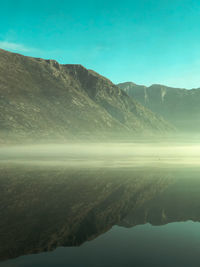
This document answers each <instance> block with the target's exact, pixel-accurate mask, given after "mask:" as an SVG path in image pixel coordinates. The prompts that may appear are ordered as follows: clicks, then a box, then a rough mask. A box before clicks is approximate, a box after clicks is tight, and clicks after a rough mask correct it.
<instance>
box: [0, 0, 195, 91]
mask: <svg viewBox="0 0 200 267" xmlns="http://www.w3.org/2000/svg"><path fill="white" fill-rule="evenodd" d="M0 47H1V48H3V49H7V50H9V51H13V52H18V53H21V54H24V55H29V56H36V57H43V58H52V59H56V60H58V61H59V62H60V63H66V64H68V63H79V64H82V65H84V66H85V67H87V68H90V69H93V70H95V71H97V72H99V73H100V74H102V75H104V76H106V77H108V78H109V79H111V80H112V81H113V82H114V83H118V82H124V81H133V82H135V83H138V84H145V85H150V84H152V83H161V84H166V85H169V86H175V87H186V88H193V87H200V0H130V1H127V0H121V1H118V0H115V1H113V0H110V1H109V0H107V1H105V0H101V1H100V0H93V1H89V0H83V1H81V0H74V1H73V0H70V1H68V0H6V1H2V2H1V6H0Z"/></svg>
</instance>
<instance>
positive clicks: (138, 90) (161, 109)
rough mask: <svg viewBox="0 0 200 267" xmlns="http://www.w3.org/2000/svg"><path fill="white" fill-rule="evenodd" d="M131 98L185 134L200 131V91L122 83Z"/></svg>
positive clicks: (122, 87) (121, 85)
mask: <svg viewBox="0 0 200 267" xmlns="http://www.w3.org/2000/svg"><path fill="white" fill-rule="evenodd" d="M118 86H119V88H121V89H123V90H124V91H125V92H126V93H127V94H128V95H129V96H131V97H134V99H136V100H137V101H138V102H140V103H141V104H142V105H144V106H145V107H147V108H149V109H151V110H152V111H153V112H155V113H157V114H159V115H161V116H162V117H163V118H164V119H166V120H168V121H169V122H170V123H172V124H173V125H174V126H175V127H176V128H178V129H180V130H182V131H185V132H198V131H199V130H200V89H191V90H187V89H179V88H172V87H167V86H164V85H160V84H154V85H151V86H150V87H146V86H143V85H137V84H135V83H132V82H126V83H120V84H118Z"/></svg>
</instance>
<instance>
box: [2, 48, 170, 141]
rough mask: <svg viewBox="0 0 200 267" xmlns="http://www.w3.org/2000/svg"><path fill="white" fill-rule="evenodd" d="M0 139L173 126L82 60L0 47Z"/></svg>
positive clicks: (105, 133) (104, 133)
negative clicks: (63, 61) (69, 61)
mask: <svg viewBox="0 0 200 267" xmlns="http://www.w3.org/2000/svg"><path fill="white" fill-rule="evenodd" d="M0 63H1V64H0V142H5V140H13V139H14V140H15V141H20V140H23V141H24V140H26V139H27V140H29V139H30V140H49V139H64V140H66V139H69V138H70V139H73V138H75V139H76V138H85V137H88V136H93V137H96V136H97V137H101V136H108V135H109V134H110V135H111V134H116V133H117V134H119V135H120V134H125V133H126V134H130V135H132V134H133V133H134V134H138V133H149V132H150V133H152V132H157V133H158V132H160V133H161V132H166V131H169V130H171V129H172V128H173V127H171V126H170V124H168V123H167V122H165V121H164V120H163V119H162V118H160V117H159V116H157V115H155V114H154V113H153V112H151V111H150V110H148V109H146V108H144V107H143V106H142V105H141V104H139V103H138V102H136V101H135V100H134V99H132V98H130V97H129V96H128V95H127V94H126V93H125V92H124V91H123V90H121V89H119V87H117V86H116V85H114V84H113V83H112V82H111V81H109V80H108V79H106V78H105V77H103V76H101V75H99V74H97V73H96V72H94V71H92V70H88V69H86V68H84V67H83V66H81V65H72V64H68V65H61V64H59V63H58V62H56V61H55V60H44V59H41V58H32V57H26V56H22V55H19V54H15V53H11V52H8V51H5V50H2V49H0Z"/></svg>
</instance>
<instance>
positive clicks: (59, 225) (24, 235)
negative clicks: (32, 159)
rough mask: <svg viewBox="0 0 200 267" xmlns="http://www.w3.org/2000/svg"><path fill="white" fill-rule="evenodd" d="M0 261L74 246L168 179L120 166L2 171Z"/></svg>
mask: <svg viewBox="0 0 200 267" xmlns="http://www.w3.org/2000/svg"><path fill="white" fill-rule="evenodd" d="M0 173H1V174H0V182H1V183H0V184H1V187H0V195H1V209H0V217H1V218H3V220H0V236H1V238H0V259H1V260H3V259H4V260H5V259H8V258H13V257H17V256H20V255H24V254H30V253H38V252H42V251H49V250H52V249H55V248H56V247H58V246H76V245H80V244H82V243H83V242H85V241H86V240H91V239H93V238H95V237H96V236H98V235H100V234H101V233H103V232H105V231H107V230H109V229H110V228H111V227H112V226H113V225H115V224H119V223H120V222H121V221H123V219H124V218H125V217H126V216H127V215H128V213H129V211H130V210H131V211H134V210H135V209H137V208H139V207H140V206H141V205H143V204H144V203H147V202H148V201H149V200H150V199H152V197H153V196H155V195H156V194H158V193H159V192H162V191H163V190H164V189H165V188H166V186H168V184H169V183H170V182H171V181H170V179H169V175H166V176H165V177H164V175H163V174H162V172H152V173H151V174H149V173H148V176H147V172H145V171H133V170H129V171H128V170H124V169H121V170H120V169H115V170H112V169H107V170H103V169H99V170H96V171H95V170H94V169H93V170H81V171H78V170H76V171H75V170H68V171H67V170H64V169H63V170H56V169H51V170H44V169H42V168H40V169H38V170H36V169H34V168H31V167H27V169H24V168H21V167H18V168H14V167H13V168H12V169H11V168H10V169H6V168H2V167H1V172H0Z"/></svg>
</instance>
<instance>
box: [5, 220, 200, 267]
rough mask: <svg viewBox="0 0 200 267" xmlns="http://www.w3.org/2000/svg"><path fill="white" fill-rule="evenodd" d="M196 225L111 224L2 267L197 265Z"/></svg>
mask: <svg viewBox="0 0 200 267" xmlns="http://www.w3.org/2000/svg"><path fill="white" fill-rule="evenodd" d="M199 252H200V225H199V223H194V222H191V221H188V222H184V223H183V222H180V223H170V224H167V225H164V226H156V227H155V226H151V225H150V224H145V225H140V226H136V227H133V228H131V229H127V228H123V227H118V226H114V227H113V228H112V229H111V230H110V231H109V232H107V233H106V234H103V235H101V236H100V237H98V238H96V239H95V240H93V241H91V242H86V243H84V244H83V245H82V246H81V247H69V248H63V247H62V248H58V249H56V250H55V251H53V252H51V253H49V252H47V253H41V254H38V255H30V256H25V257H20V258H18V259H15V260H11V261H7V262H5V263H2V266H10V267H12V266H19V267H20V266H22V267H26V266H27V267H29V266H39V267H43V266H63V267H64V266H70V267H76V266H88V267H90V266H91V267H92V266H94V267H100V266H105V267H110V266H111V267H112V266H127V267H132V266H159V267H160V266H187V267H188V266H199V263H200V259H199Z"/></svg>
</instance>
